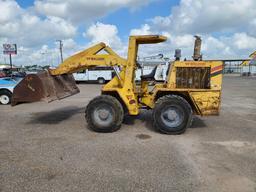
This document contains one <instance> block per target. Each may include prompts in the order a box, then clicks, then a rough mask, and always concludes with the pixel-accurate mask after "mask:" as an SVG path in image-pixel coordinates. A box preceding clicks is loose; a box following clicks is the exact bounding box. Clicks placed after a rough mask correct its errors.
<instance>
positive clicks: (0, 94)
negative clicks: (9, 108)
mask: <svg viewBox="0 0 256 192" xmlns="http://www.w3.org/2000/svg"><path fill="white" fill-rule="evenodd" d="M11 98H12V93H11V92H10V91H7V90H0V104H2V105H8V104H10V103H11Z"/></svg>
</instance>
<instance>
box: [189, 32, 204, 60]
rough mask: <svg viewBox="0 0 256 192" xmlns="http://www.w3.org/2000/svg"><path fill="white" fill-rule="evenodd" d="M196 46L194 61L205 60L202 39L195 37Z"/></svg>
mask: <svg viewBox="0 0 256 192" xmlns="http://www.w3.org/2000/svg"><path fill="white" fill-rule="evenodd" d="M195 38H196V39H195V46H194V55H193V56H192V58H193V59H194V61H201V60H202V59H203V57H202V54H201V45H202V39H201V37H199V36H197V35H195Z"/></svg>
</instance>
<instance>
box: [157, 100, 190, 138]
mask: <svg viewBox="0 0 256 192" xmlns="http://www.w3.org/2000/svg"><path fill="white" fill-rule="evenodd" d="M191 120H192V109H191V106H190V104H189V103H188V102H187V101H186V100H185V99H184V98H182V97H180V96H178V95H166V96H163V97H161V98H159V99H158V100H157V102H156V105H155V107H154V109H153V124H154V127H155V129H156V130H158V131H160V132H162V133H165V134H169V135H177V134H182V133H184V132H185V131H186V129H187V127H188V126H190V123H191Z"/></svg>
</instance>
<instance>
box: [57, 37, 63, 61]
mask: <svg viewBox="0 0 256 192" xmlns="http://www.w3.org/2000/svg"><path fill="white" fill-rule="evenodd" d="M57 41H58V42H59V43H60V48H59V49H60V59H61V63H63V53H62V51H63V43H62V40H57Z"/></svg>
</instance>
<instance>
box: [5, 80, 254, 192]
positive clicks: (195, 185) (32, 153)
mask: <svg viewBox="0 0 256 192" xmlns="http://www.w3.org/2000/svg"><path fill="white" fill-rule="evenodd" d="M79 87H80V89H81V93H80V94H78V95H76V96H73V97H69V98H67V99H65V100H62V101H57V102H53V103H50V104H46V103H42V102H40V103H33V104H23V105H18V106H17V107H14V108H12V107H10V106H3V105H1V106H0V110H1V115H0V191H1V192H15V191H21V192H24V191H35V192H39V191H43V192H45V191H56V192H57V191H61V192H63V191H72V192H75V191H92V192H97V191H118V192H120V191H197V192H198V191H202V192H205V191H208V192H211V191H212V192H216V191H218V192H230V191H232V192H255V191H256V78H254V79H253V78H242V77H225V78H224V86H223V97H222V110H221V115H220V116H218V117H208V118H201V117H196V118H195V119H194V122H193V124H192V127H191V128H189V129H188V130H187V132H186V133H185V134H183V135H179V136H170V135H163V134H160V133H158V132H156V131H154V129H153V128H152V126H151V113H150V112H147V111H143V112H142V113H141V114H140V115H139V116H138V117H136V118H128V119H127V120H126V121H125V124H123V125H122V128H121V129H120V130H119V131H117V132H115V133H110V134H100V133H95V132H92V131H90V130H88V129H87V124H86V122H85V119H84V110H85V106H86V105H87V103H88V102H89V100H90V99H92V98H93V97H94V96H96V95H98V94H99V93H100V86H99V85H89V84H80V85H79Z"/></svg>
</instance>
